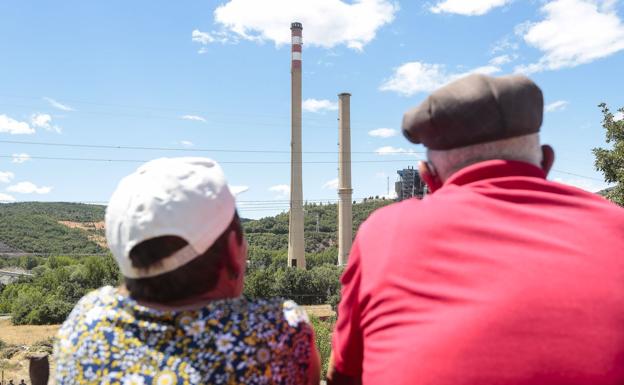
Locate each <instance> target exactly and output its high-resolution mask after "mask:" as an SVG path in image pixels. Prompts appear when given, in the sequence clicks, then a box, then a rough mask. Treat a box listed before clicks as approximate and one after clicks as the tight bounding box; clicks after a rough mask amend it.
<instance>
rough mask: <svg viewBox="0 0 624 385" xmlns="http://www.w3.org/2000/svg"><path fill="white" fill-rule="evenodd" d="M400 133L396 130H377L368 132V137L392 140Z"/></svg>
mask: <svg viewBox="0 0 624 385" xmlns="http://www.w3.org/2000/svg"><path fill="white" fill-rule="evenodd" d="M398 133H399V131H397V130H395V129H394V128H376V129H374V130H370V131H368V135H370V136H374V137H376V138H391V137H393V136H396V135H397V134H398Z"/></svg>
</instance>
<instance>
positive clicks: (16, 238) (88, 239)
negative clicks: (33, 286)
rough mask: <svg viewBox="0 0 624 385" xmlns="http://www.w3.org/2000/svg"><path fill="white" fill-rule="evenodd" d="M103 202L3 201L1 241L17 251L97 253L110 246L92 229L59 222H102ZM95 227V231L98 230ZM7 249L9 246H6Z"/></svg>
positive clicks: (0, 212)
mask: <svg viewBox="0 0 624 385" xmlns="http://www.w3.org/2000/svg"><path fill="white" fill-rule="evenodd" d="M104 210H105V208H104V207H103V206H97V205H87V204H80V203H56V202H52V203H47V202H25V203H9V204H2V205H0V242H2V243H3V244H4V246H8V247H9V248H11V249H13V251H22V252H27V253H42V254H77V253H84V254H96V253H103V252H106V249H105V248H104V247H102V246H100V245H98V244H97V243H96V242H95V241H93V240H92V239H93V237H92V235H93V234H90V233H89V232H88V231H85V230H81V229H77V228H70V227H68V226H66V225H63V224H61V223H59V222H60V221H71V222H79V223H85V222H99V221H102V220H103V219H104ZM95 231H96V230H95V229H94V233H95ZM5 249H6V247H5Z"/></svg>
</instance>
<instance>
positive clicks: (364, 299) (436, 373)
mask: <svg viewBox="0 0 624 385" xmlns="http://www.w3.org/2000/svg"><path fill="white" fill-rule="evenodd" d="M342 284H343V290H342V302H341V303H340V306H339V310H338V314H339V317H338V322H337V325H336V330H335V333H334V337H333V349H334V355H335V367H336V369H337V370H338V371H340V372H342V373H344V374H348V375H351V376H359V375H361V376H362V379H363V383H364V384H365V385H366V384H390V385H399V384H436V385H446V384H448V385H451V384H452V385H462V384H479V385H482V384H488V385H493V384H544V385H556V384H622V383H624V209H622V208H620V207H618V206H616V205H614V204H612V203H610V202H608V201H606V200H605V199H603V198H601V197H599V196H597V195H595V194H591V193H588V192H585V191H582V190H579V189H577V188H574V187H570V186H565V185H562V184H558V183H554V182H550V181H547V180H546V179H545V175H544V173H543V171H542V170H540V169H539V168H537V167H535V166H532V165H530V164H527V163H521V162H512V161H502V160H494V161H487V162H482V163H478V164H475V165H472V166H469V167H467V168H464V169H463V170H461V171H459V172H457V173H456V174H454V175H453V176H452V177H451V178H450V179H449V180H448V181H447V182H446V183H445V184H444V186H443V187H442V188H441V189H440V190H438V191H437V192H436V193H435V194H432V195H429V196H427V197H426V198H425V199H423V200H422V201H419V200H416V199H410V200H407V201H403V202H400V203H397V204H393V205H390V206H388V207H385V208H382V209H380V210H378V211H376V212H375V213H373V214H372V215H371V217H370V218H369V219H368V220H367V221H366V222H365V223H364V224H363V225H362V226H361V227H360V230H359V232H358V235H357V238H356V240H355V242H354V244H353V248H352V250H351V255H350V257H349V264H348V266H347V269H346V270H345V272H344V274H343V276H342Z"/></svg>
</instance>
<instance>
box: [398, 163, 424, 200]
mask: <svg viewBox="0 0 624 385" xmlns="http://www.w3.org/2000/svg"><path fill="white" fill-rule="evenodd" d="M397 174H399V180H398V181H396V182H395V183H394V190H395V191H396V194H397V200H399V201H402V200H403V199H409V198H414V197H416V198H418V199H422V197H423V196H424V195H425V194H426V193H427V186H426V185H425V183H424V182H423V181H422V180H421V179H420V175H419V174H418V171H417V170H414V168H413V167H408V168H404V169H403V170H398V171H397Z"/></svg>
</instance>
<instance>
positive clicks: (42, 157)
mask: <svg viewBox="0 0 624 385" xmlns="http://www.w3.org/2000/svg"><path fill="white" fill-rule="evenodd" d="M14 157H15V156H13V155H0V158H14ZM29 159H39V160H65V161H77V162H120V163H145V162H148V161H149V160H146V159H112V158H69V157H53V156H37V155H35V156H32V155H29ZM415 160H418V159H387V160H352V161H351V163H392V162H413V161H415ZM290 163H291V162H290V161H219V164H241V165H243V164H244V165H258V164H290ZM301 163H303V164H337V163H338V161H337V160H335V161H303V162H301Z"/></svg>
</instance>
